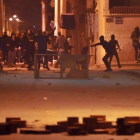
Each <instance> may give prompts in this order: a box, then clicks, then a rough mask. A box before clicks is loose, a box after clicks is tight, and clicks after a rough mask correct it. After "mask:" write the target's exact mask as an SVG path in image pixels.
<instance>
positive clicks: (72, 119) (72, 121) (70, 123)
mask: <svg viewBox="0 0 140 140" xmlns="http://www.w3.org/2000/svg"><path fill="white" fill-rule="evenodd" d="M67 120H68V126H74V124H75V123H78V122H79V118H78V117H68V119H67Z"/></svg>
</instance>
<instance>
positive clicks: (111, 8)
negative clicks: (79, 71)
mask: <svg viewBox="0 0 140 140" xmlns="http://www.w3.org/2000/svg"><path fill="white" fill-rule="evenodd" d="M93 1H94V4H95V6H93V8H94V7H95V9H94V12H93V13H92V12H91V13H90V14H89V15H90V17H89V18H88V21H89V20H90V21H92V20H93V19H94V21H93V27H92V28H91V27H89V28H91V29H92V35H94V43H97V42H98V41H99V36H101V35H104V36H105V39H106V40H107V41H109V40H110V36H111V35H112V34H114V35H115V36H116V39H117V40H118V41H119V44H120V47H121V51H120V52H118V53H119V57H120V60H121V62H125V63H126V62H131V61H134V60H135V59H134V48H133V46H132V40H131V38H130V36H131V33H132V31H134V28H135V27H137V26H139V27H140V1H138V0H124V1H122V0H93ZM93 1H92V3H93ZM87 2H88V3H89V2H90V1H88V0H87ZM89 28H88V29H89ZM91 29H90V30H91ZM88 34H89V31H88ZM104 53H105V52H104V50H103V49H102V47H101V46H99V47H97V50H96V52H94V54H96V64H99V65H100V64H102V60H101V59H102V57H103V55H104ZM114 61H115V59H114Z"/></svg>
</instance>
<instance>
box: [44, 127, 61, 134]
mask: <svg viewBox="0 0 140 140" xmlns="http://www.w3.org/2000/svg"><path fill="white" fill-rule="evenodd" d="M45 128H46V130H51V132H52V133H61V132H62V131H61V126H60V125H46V126H45Z"/></svg>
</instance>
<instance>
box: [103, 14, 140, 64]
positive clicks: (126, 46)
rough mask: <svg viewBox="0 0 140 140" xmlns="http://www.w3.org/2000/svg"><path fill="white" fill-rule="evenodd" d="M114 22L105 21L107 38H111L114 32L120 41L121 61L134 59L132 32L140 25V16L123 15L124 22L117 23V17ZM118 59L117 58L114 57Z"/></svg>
mask: <svg viewBox="0 0 140 140" xmlns="http://www.w3.org/2000/svg"><path fill="white" fill-rule="evenodd" d="M113 20H114V21H113V22H111V23H107V22H105V38H106V40H107V41H109V40H110V36H111V35H112V34H114V35H115V36H116V39H117V40H118V41H119V44H120V47H121V49H122V51H120V52H119V56H120V61H121V62H128V61H129V62H130V61H134V60H135V59H134V49H133V46H132V40H131V39H130V36H131V33H132V31H133V30H134V28H135V27H136V26H140V17H123V24H115V17H114V18H113ZM114 60H115V61H116V59H114Z"/></svg>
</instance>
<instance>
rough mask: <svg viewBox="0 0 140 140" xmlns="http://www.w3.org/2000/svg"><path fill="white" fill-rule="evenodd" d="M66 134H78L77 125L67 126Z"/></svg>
mask: <svg viewBox="0 0 140 140" xmlns="http://www.w3.org/2000/svg"><path fill="white" fill-rule="evenodd" d="M68 134H69V135H80V128H79V127H68Z"/></svg>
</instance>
